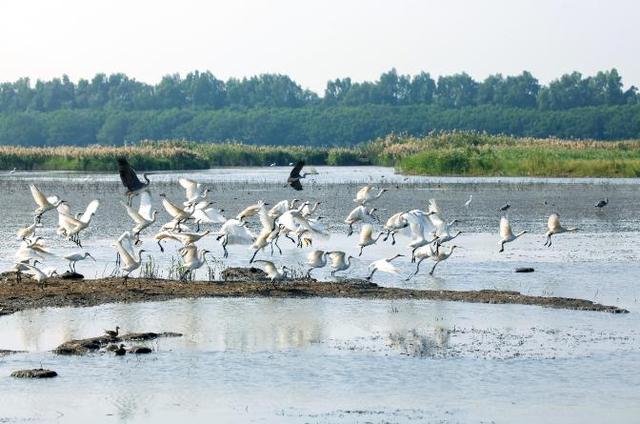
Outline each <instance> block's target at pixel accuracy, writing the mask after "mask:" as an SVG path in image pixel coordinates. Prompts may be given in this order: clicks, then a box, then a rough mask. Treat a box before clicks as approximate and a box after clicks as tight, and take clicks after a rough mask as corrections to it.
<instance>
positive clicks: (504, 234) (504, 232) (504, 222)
mask: <svg viewBox="0 0 640 424" xmlns="http://www.w3.org/2000/svg"><path fill="white" fill-rule="evenodd" d="M526 233H527V230H523V231H520V232H519V233H518V234H513V231H511V224H509V220H508V219H507V217H506V216H503V217H502V218H500V243H499V244H500V253H502V252H504V244H505V243H511V242H512V241H515V240H517V239H518V237H520V236H522V235H523V234H526Z"/></svg>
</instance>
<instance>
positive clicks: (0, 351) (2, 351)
mask: <svg viewBox="0 0 640 424" xmlns="http://www.w3.org/2000/svg"><path fill="white" fill-rule="evenodd" d="M14 353H24V350H9V349H0V356H6V355H11V354H14Z"/></svg>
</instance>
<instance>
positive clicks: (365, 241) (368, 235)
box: [358, 224, 384, 256]
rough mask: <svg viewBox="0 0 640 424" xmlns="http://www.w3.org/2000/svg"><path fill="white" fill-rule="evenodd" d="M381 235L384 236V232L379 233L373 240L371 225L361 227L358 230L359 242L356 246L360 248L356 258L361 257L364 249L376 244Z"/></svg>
mask: <svg viewBox="0 0 640 424" xmlns="http://www.w3.org/2000/svg"><path fill="white" fill-rule="evenodd" d="M382 235H384V232H383V231H380V233H379V234H378V235H377V236H376V238H373V225H371V224H364V225H362V228H361V229H360V240H359V241H358V246H360V253H359V254H358V256H362V251H363V250H364V248H365V247H367V246H371V245H372V244H376V242H377V241H378V239H379V238H380V237H381V236H382Z"/></svg>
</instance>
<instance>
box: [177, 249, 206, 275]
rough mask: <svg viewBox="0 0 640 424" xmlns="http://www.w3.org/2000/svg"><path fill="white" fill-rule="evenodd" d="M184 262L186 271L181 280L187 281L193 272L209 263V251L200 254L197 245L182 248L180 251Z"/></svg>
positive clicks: (203, 250) (202, 251)
mask: <svg viewBox="0 0 640 424" xmlns="http://www.w3.org/2000/svg"><path fill="white" fill-rule="evenodd" d="M178 252H179V253H180V255H181V256H182V260H183V261H184V271H183V272H182V274H181V275H180V279H181V280H185V279H186V278H187V275H189V276H191V275H192V273H193V271H195V270H197V269H199V268H200V267H202V265H204V264H205V262H206V261H207V260H206V259H205V255H206V254H207V253H209V251H208V250H207V249H202V250H201V251H200V254H198V248H197V247H196V245H195V244H190V245H188V246H185V247H183V248H181V249H180V250H179V251H178Z"/></svg>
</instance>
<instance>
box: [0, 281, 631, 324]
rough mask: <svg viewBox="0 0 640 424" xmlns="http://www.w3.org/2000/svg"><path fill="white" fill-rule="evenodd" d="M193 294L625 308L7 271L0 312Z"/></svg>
mask: <svg viewBox="0 0 640 424" xmlns="http://www.w3.org/2000/svg"><path fill="white" fill-rule="evenodd" d="M199 297H271V298H309V297H326V298H357V299H386V300H400V299H418V300H419V299H424V300H443V301H454V302H471V303H493V304H518V305H537V306H542V307H548V308H556V309H569V310H581V311H598V312H609V313H627V312H628V311H627V310H626V309H622V308H619V307H616V306H607V305H601V304H598V303H594V302H591V301H589V300H584V299H573V298H564V297H544V296H531V295H523V294H520V293H518V292H514V291H499V290H473V291H456V290H414V289H403V288H391V287H380V286H378V285H376V284H373V283H369V282H366V281H363V280H345V281H340V282H323V281H316V280H313V279H300V280H286V281H280V282H275V283H272V282H270V281H268V280H262V279H255V278H254V279H250V280H231V281H230V280H227V281H190V282H180V281H173V280H162V279H142V278H132V279H129V281H127V282H126V283H123V280H122V278H102V279H96V280H84V281H70V280H62V279H55V278H53V279H50V280H47V282H46V284H45V286H44V288H43V287H41V286H40V285H39V284H37V283H35V282H32V281H29V280H26V279H25V280H23V282H22V283H17V282H16V281H15V277H14V276H13V275H8V274H4V275H2V276H1V277H0V316H2V315H8V314H12V313H14V312H17V311H22V310H25V309H32V308H43V307H64V306H73V307H85V306H97V305H101V304H105V303H131V302H153V301H163V300H171V299H180V298H199Z"/></svg>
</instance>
